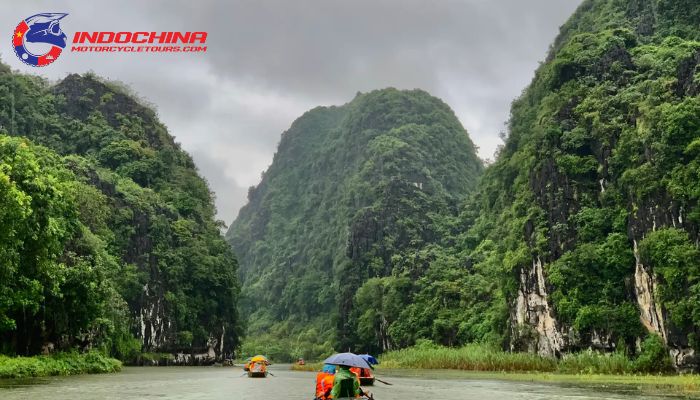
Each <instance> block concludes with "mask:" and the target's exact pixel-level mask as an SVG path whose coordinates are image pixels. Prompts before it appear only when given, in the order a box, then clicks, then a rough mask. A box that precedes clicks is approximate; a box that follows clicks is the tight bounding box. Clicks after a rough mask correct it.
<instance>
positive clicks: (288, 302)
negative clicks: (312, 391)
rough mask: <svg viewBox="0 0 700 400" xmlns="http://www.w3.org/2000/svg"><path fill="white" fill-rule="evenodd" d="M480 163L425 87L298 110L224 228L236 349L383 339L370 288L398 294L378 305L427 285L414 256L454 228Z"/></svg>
mask: <svg viewBox="0 0 700 400" xmlns="http://www.w3.org/2000/svg"><path fill="white" fill-rule="evenodd" d="M481 170H482V166H481V162H480V161H479V160H478V158H477V157H476V154H475V148H474V145H473V144H472V142H471V140H470V139H469V137H468V136H467V134H466V132H465V131H464V129H463V128H462V126H461V125H460V123H459V122H458V120H457V119H456V117H455V116H454V114H453V112H452V111H451V110H450V109H449V108H448V107H447V106H446V105H445V104H444V103H442V102H441V101H440V100H438V99H436V98H434V97H431V96H430V95H428V94H427V93H425V92H422V91H418V90H413V91H398V90H395V89H386V90H379V91H374V92H371V93H367V94H359V95H358V96H357V97H356V98H355V99H354V100H353V101H352V102H350V103H348V104H346V105H343V106H340V107H327V108H326V107H319V108H316V109H313V110H311V111H309V112H307V113H306V114H305V115H304V116H302V117H301V118H299V119H298V120H297V121H295V122H294V123H293V124H292V126H291V128H290V129H289V130H288V131H287V132H285V133H284V134H283V135H282V139H281V142H280V145H279V149H278V151H277V154H276V155H275V158H274V161H273V163H272V165H271V166H270V168H269V169H268V170H267V171H266V172H265V173H264V176H263V179H262V182H261V183H260V184H259V185H258V186H257V187H254V188H251V189H250V191H249V204H248V205H247V206H245V207H244V208H243V209H242V210H241V212H240V215H239V216H238V219H237V220H236V221H235V222H234V223H233V224H232V226H231V229H230V230H229V232H228V235H227V238H228V240H229V241H230V243H231V244H232V245H233V247H234V249H235V251H236V254H237V256H238V257H239V261H240V263H241V276H242V281H243V286H244V296H243V304H242V309H243V310H244V313H245V314H246V315H247V316H249V328H248V335H249V337H250V339H249V340H248V343H247V344H248V346H249V347H250V348H249V349H247V348H246V347H244V352H245V351H246V350H249V351H250V352H253V351H255V349H256V348H255V347H256V346H258V347H259V348H260V347H264V348H265V350H266V352H267V353H268V354H270V355H273V354H272V353H280V354H277V356H278V358H290V357H292V356H306V357H310V356H318V355H319V354H321V353H324V352H328V351H332V350H333V347H338V348H347V347H353V348H357V349H359V348H360V347H364V348H367V349H368V350H374V349H377V348H380V349H381V348H382V347H390V346H392V345H393V341H391V339H390V337H389V336H388V333H387V332H386V329H385V328H386V325H387V324H390V323H391V322H392V321H383V320H382V319H381V317H380V316H379V314H377V312H381V311H380V310H378V309H377V308H376V307H377V302H378V301H379V302H381V299H379V298H377V297H376V296H375V295H377V294H378V292H377V290H381V289H380V286H382V285H386V286H387V290H388V291H390V292H391V293H393V295H394V296H395V298H394V299H393V300H387V302H393V303H392V305H387V307H402V306H405V305H406V304H408V301H409V299H411V298H413V297H414V296H418V295H419V293H420V292H421V291H422V290H428V289H427V286H428V283H427V281H426V282H421V281H418V280H419V279H425V280H427V278H426V276H427V274H430V273H432V272H431V271H428V270H426V269H425V268H423V267H422V266H420V265H418V264H417V263H415V262H414V259H415V258H418V257H424V256H423V255H422V254H423V253H424V252H430V250H429V247H430V246H431V245H432V244H434V243H436V242H438V241H440V240H441V238H447V237H450V236H451V235H450V234H449V231H450V229H452V228H453V227H452V224H453V223H454V220H455V219H456V216H457V213H458V205H459V204H460V203H461V202H462V201H463V200H464V199H465V198H466V196H467V195H468V194H469V192H470V191H471V190H472V188H473V187H474V186H475V183H476V180H477V178H478V176H479V175H480V173H481ZM389 287H390V288H389ZM397 311H398V310H397ZM439 323H440V322H438V324H439ZM436 329H440V328H436ZM265 334H267V335H268V336H265ZM266 338H267V339H266ZM276 348H279V349H278V350H279V351H277V350H275V349H276Z"/></svg>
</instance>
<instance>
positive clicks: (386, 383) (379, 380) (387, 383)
mask: <svg viewBox="0 0 700 400" xmlns="http://www.w3.org/2000/svg"><path fill="white" fill-rule="evenodd" d="M374 380H375V381H377V382H381V383H383V384H385V385H389V386H394V384H393V383H389V382H386V381H383V380H381V379H379V378H376V377H375V378H374Z"/></svg>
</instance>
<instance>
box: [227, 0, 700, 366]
mask: <svg viewBox="0 0 700 400" xmlns="http://www.w3.org/2000/svg"><path fill="white" fill-rule="evenodd" d="M699 26H700V7H698V5H697V4H696V2H694V1H692V0H675V1H674V0H633V1H622V0H587V1H584V2H583V3H582V5H581V6H580V7H579V9H578V10H577V11H576V13H575V14H574V15H573V16H572V17H571V19H570V20H569V21H568V22H566V24H564V26H563V27H562V28H561V32H560V35H559V36H558V37H557V38H556V39H555V41H554V42H553V45H552V47H551V49H550V52H549V55H548V56H547V57H546V60H545V61H544V62H543V63H542V64H541V66H540V67H539V68H538V69H537V71H536V72H535V77H534V79H533V81H532V83H531V84H530V85H529V87H528V88H526V89H525V91H524V92H523V94H522V95H521V96H520V97H519V98H518V99H516V100H515V101H514V102H513V105H512V110H511V117H510V120H509V124H508V131H507V135H506V139H505V143H504V146H503V147H502V148H501V149H500V150H499V152H498V154H497V158H496V161H495V162H494V163H493V164H492V165H490V166H489V167H488V168H486V170H485V171H484V173H483V175H482V173H481V172H482V168H481V165H480V163H479V161H478V159H477V158H476V156H475V154H474V150H473V146H472V145H471V142H470V141H469V140H468V138H467V137H466V135H465V134H464V132H463V130H462V128H461V127H460V126H459V123H458V122H457V121H456V120H455V119H454V116H453V115H452V113H451V112H449V110H448V109H446V108H445V106H444V105H441V104H440V103H439V102H437V101H434V100H431V101H427V100H420V104H431V107H430V108H426V107H422V108H419V107H416V106H415V105H414V104H415V103H416V102H417V101H418V99H419V98H420V99H429V97H427V95H426V94H424V93H421V92H415V91H414V92H399V91H394V90H385V91H377V92H372V93H369V94H365V95H360V96H358V97H357V98H356V99H355V100H353V102H351V103H349V104H347V105H345V106H342V107H331V108H318V109H315V110H312V111H310V112H309V113H307V114H306V115H304V116H303V117H302V118H300V119H299V120H297V121H296V122H295V123H294V124H293V125H292V127H291V128H290V130H289V131H288V132H286V133H285V134H284V135H283V137H282V140H281V143H280V147H279V150H278V153H277V154H276V156H275V159H274V162H273V164H272V166H271V167H270V169H269V170H268V171H267V172H266V173H265V174H264V176H263V179H262V182H261V183H260V185H258V186H257V187H255V188H251V190H250V192H249V200H250V202H249V204H248V205H247V206H246V207H244V208H243V209H242V210H241V213H240V215H239V217H238V219H237V220H236V221H235V222H234V224H233V225H232V227H231V229H230V231H229V233H228V235H227V238H228V240H229V241H230V243H231V244H232V245H233V247H234V249H235V251H236V253H237V254H238V255H239V257H240V261H241V276H242V278H243V282H244V292H245V296H244V299H245V300H244V304H243V308H242V309H243V310H244V312H245V313H246V314H247V315H251V316H252V318H251V320H250V322H249V324H250V325H249V328H248V332H249V334H254V338H253V339H251V340H250V342H249V343H251V348H253V347H255V345H266V346H268V347H269V346H270V345H271V344H272V343H274V341H273V340H266V336H265V334H267V335H269V336H267V338H269V339H272V338H280V339H282V341H281V342H278V343H282V344H281V345H280V346H281V348H280V349H279V351H280V353H285V354H289V355H291V356H304V355H306V356H308V355H312V354H315V353H322V352H323V351H324V350H325V349H327V348H331V347H335V348H336V349H341V348H342V349H347V348H351V349H353V350H357V351H382V350H386V349H391V348H396V347H404V346H408V345H412V344H414V343H416V342H417V341H418V340H420V339H430V340H432V341H434V342H436V343H442V344H445V345H459V344H463V343H468V342H487V343H492V344H496V345H498V346H501V347H503V348H508V349H513V350H527V351H533V352H538V353H540V354H543V355H554V356H558V355H561V354H563V353H566V352H572V351H577V350H581V349H587V348H594V349H599V350H603V351H613V350H618V351H625V352H626V353H627V354H630V355H632V356H634V355H635V354H636V353H637V352H638V351H639V349H640V347H641V343H642V342H643V341H652V342H654V341H656V340H658V341H660V342H662V343H663V345H665V346H667V348H668V350H669V353H670V354H671V356H672V358H673V361H674V363H675V364H676V366H678V367H681V368H690V369H693V368H694V369H697V367H698V363H697V361H696V356H695V349H696V348H698V347H699V346H700V339H698V336H697V335H698V331H699V329H700V298H699V297H698V296H700V282H699V279H700V252H699V251H698V245H699V240H700V239H699V230H698V226H699V225H698V224H699V223H700V209H699V208H698V198H699V197H700V191H699V190H698V188H700V97H699V95H700V68H699V67H698V65H699V64H700V42H698V40H699V39H700V29H698V27H699ZM388 99H391V100H388ZM389 104H390V105H391V106H388V105H389ZM436 116H440V118H437V117H436ZM477 180H478V181H479V183H478V186H477V185H476V182H477ZM475 188H476V189H475ZM263 333H265V334H263ZM319 338H320V339H319ZM285 340H287V341H285ZM308 343H315V344H317V345H318V346H317V347H315V348H314V349H313V350H309V351H306V352H304V351H302V350H303V349H308V348H309V346H305V345H303V344H308Z"/></svg>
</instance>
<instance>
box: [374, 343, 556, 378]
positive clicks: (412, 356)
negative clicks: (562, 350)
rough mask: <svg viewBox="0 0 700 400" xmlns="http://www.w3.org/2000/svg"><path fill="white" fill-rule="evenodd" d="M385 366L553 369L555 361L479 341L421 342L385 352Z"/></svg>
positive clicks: (497, 369)
mask: <svg viewBox="0 0 700 400" xmlns="http://www.w3.org/2000/svg"><path fill="white" fill-rule="evenodd" d="M380 365H382V366H383V367H387V368H423V369H460V370H466V371H503V372H522V371H539V372H555V371H556V370H557V361H556V360H554V359H552V358H545V357H540V356H538V355H535V354H529V353H507V352H504V351H501V350H499V349H496V348H493V347H490V346H484V345H479V344H469V345H466V346H464V347H461V348H448V347H442V346H428V345H421V346H417V347H411V348H407V349H402V350H397V351H392V352H389V353H385V354H384V355H382V357H381V364H380Z"/></svg>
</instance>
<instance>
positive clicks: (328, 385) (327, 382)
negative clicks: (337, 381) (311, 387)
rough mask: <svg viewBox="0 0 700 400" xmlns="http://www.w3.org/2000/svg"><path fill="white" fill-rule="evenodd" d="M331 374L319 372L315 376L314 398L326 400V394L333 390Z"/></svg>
mask: <svg viewBox="0 0 700 400" xmlns="http://www.w3.org/2000/svg"><path fill="white" fill-rule="evenodd" d="M333 377H334V375H333V374H329V373H328V372H319V373H318V374H317V375H316V397H317V398H319V399H328V398H330V397H326V393H330V391H331V389H333Z"/></svg>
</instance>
